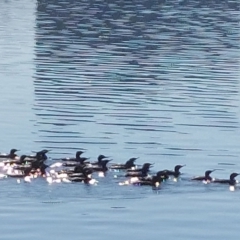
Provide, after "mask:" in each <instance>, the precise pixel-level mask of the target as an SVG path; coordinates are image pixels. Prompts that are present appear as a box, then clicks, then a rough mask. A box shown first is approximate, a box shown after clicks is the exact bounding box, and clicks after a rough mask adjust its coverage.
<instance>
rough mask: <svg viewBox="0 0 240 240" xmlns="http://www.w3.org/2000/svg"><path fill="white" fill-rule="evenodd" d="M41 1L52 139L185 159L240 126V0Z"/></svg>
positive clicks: (44, 103)
mask: <svg viewBox="0 0 240 240" xmlns="http://www.w3.org/2000/svg"><path fill="white" fill-rule="evenodd" d="M37 2H38V4H37V13H36V14H37V16H36V46H35V54H36V58H35V63H36V75H35V80H34V87H35V106H34V111H35V113H36V115H37V121H36V128H37V129H38V131H39V139H38V140H37V141H39V142H41V144H42V145H43V147H50V148H56V149H59V151H63V150H64V149H65V150H70V149H77V148H86V149H88V148H89V147H90V146H91V149H92V150H93V152H97V151H99V148H101V149H107V150H108V151H110V153H112V154H113V155H114V153H120V150H119V149H125V150H126V151H129V152H130V153H131V152H132V153H134V152H136V149H138V152H139V153H140V154H141V153H146V154H148V155H149V154H153V155H167V156H168V155H169V156H180V157H181V156H184V155H186V153H185V150H186V149H187V151H191V149H192V151H193V152H196V150H199V151H200V150H208V148H209V146H208V145H209V144H210V143H209V142H208V144H206V143H205V141H206V138H208V137H209V136H214V137H213V138H214V139H215V138H216V140H217V139H221V138H222V135H223V134H225V135H229V138H231V137H232V135H233V133H234V132H236V131H238V127H239V107H238V105H239V79H238V76H239V41H238V39H239V31H238V30H239V16H238V15H237V14H236V12H237V10H239V5H238V4H237V3H235V2H234V1H231V2H230V1H224V2H221V3H219V2H218V1H211V3H209V2H208V1H201V2H199V1H190V2H189V1H177V2H176V1H134V2H131V1H120V2H117V3H116V2H115V1H43V0H42V1H41V0H38V1H37ZM233 139H234V140H235V136H234V137H233ZM199 140H200V141H199ZM208 141H209V140H208ZM213 141H214V140H213ZM194 142H195V143H194ZM196 142H197V143H196ZM224 145H225V142H224V141H223V142H221V140H220V141H219V143H218V144H216V146H211V148H212V150H213V151H216V153H215V154H217V155H218V154H219V151H220V150H222V147H223V146H224ZM212 150H211V151H212ZM111 151H112V152H111ZM94 154H95V153H94ZM95 155H96V154H95Z"/></svg>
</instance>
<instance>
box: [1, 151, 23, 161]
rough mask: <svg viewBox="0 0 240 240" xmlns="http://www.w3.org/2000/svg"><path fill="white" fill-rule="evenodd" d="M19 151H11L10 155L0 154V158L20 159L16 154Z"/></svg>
mask: <svg viewBox="0 0 240 240" xmlns="http://www.w3.org/2000/svg"><path fill="white" fill-rule="evenodd" d="M17 151H19V150H17V149H15V148H13V149H11V150H10V152H9V154H0V158H10V159H13V160H14V159H15V158H16V157H18V155H17V154H16V152H17Z"/></svg>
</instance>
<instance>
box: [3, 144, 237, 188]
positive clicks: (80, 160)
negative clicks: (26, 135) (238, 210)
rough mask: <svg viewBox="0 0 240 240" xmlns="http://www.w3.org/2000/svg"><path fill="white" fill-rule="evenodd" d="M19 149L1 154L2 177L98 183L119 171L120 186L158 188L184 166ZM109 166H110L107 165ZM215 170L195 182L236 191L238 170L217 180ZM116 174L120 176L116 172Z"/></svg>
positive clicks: (176, 174)
mask: <svg viewBox="0 0 240 240" xmlns="http://www.w3.org/2000/svg"><path fill="white" fill-rule="evenodd" d="M17 151H18V150H17V149H11V150H10V152H9V154H0V178H7V177H12V178H16V179H17V182H18V183H20V182H21V181H24V182H31V181H32V179H34V178H37V177H42V178H45V179H46V181H47V182H48V183H49V184H51V183H54V182H56V183H60V182H82V183H85V184H97V183H98V181H97V180H96V179H94V178H93V176H96V177H97V179H98V178H99V177H104V176H105V174H106V172H107V171H116V172H117V171H119V172H121V173H122V177H124V180H123V181H121V182H119V185H140V186H141V185H148V186H151V187H153V188H154V189H158V188H159V187H160V186H161V184H162V183H163V182H165V181H168V180H169V179H173V180H174V181H177V179H178V178H179V177H180V175H181V172H180V169H181V168H182V167H184V166H185V165H176V166H175V168H174V170H166V169H165V170H160V171H157V172H154V173H153V172H152V171H151V170H150V168H151V167H152V166H153V164H151V163H144V164H143V165H137V164H136V163H135V161H136V160H137V158H130V159H129V160H128V161H126V162H125V163H121V164H119V163H110V162H111V161H112V160H109V159H108V157H106V156H104V155H99V156H98V159H97V161H96V162H90V161H89V158H87V157H83V156H82V154H83V153H84V152H83V151H77V152H76V155H75V157H70V158H61V159H57V160H55V161H54V163H52V164H46V161H47V160H48V157H47V153H48V152H49V150H45V149H44V150H41V151H38V152H36V154H35V155H21V156H18V155H17V154H16V152H17ZM108 165H109V166H108ZM213 171H215V170H207V171H206V172H205V174H204V176H197V177H194V178H192V179H191V180H193V181H202V182H203V183H205V184H209V183H219V184H228V185H229V189H230V191H234V190H235V187H236V184H237V183H238V181H237V180H236V179H235V178H236V176H238V175H239V174H238V173H232V174H231V175H230V177H229V178H228V179H214V178H212V177H211V173H212V172H213ZM114 177H117V175H114Z"/></svg>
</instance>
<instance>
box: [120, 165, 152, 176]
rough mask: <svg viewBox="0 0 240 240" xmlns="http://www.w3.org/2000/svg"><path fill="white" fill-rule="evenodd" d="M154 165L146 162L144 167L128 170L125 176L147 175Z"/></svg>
mask: <svg viewBox="0 0 240 240" xmlns="http://www.w3.org/2000/svg"><path fill="white" fill-rule="evenodd" d="M152 165H153V164H151V163H144V164H143V166H142V168H139V169H134V170H127V174H126V175H125V177H146V176H147V175H148V172H149V171H150V167H151V166H152Z"/></svg>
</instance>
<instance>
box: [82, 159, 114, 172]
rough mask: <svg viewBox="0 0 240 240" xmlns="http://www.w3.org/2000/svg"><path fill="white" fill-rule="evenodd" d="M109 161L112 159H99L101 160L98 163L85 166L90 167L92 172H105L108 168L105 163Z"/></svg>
mask: <svg viewBox="0 0 240 240" xmlns="http://www.w3.org/2000/svg"><path fill="white" fill-rule="evenodd" d="M110 161H112V160H101V162H100V163H99V164H98V165H92V166H90V167H87V168H88V169H91V170H92V171H94V172H106V171H107V170H108V167H107V164H108V163H109V162H110Z"/></svg>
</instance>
